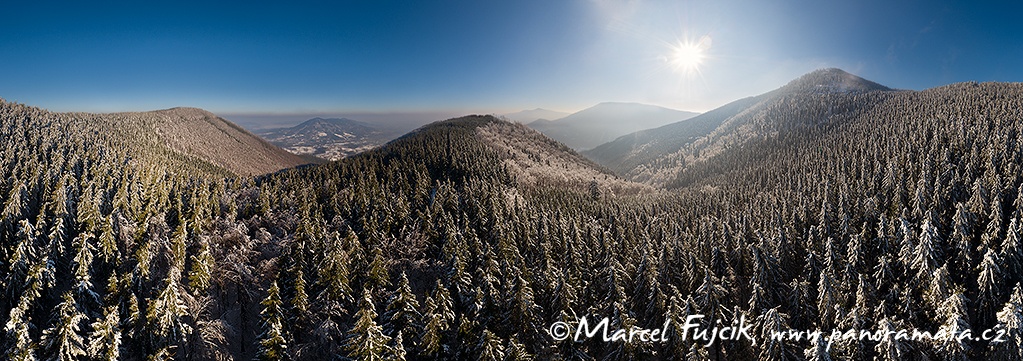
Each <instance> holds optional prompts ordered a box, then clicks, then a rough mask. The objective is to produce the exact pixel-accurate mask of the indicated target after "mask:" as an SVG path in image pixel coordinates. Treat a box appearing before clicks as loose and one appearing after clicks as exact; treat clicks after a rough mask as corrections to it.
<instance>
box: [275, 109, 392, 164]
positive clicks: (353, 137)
mask: <svg viewBox="0 0 1023 361" xmlns="http://www.w3.org/2000/svg"><path fill="white" fill-rule="evenodd" d="M259 135H260V136H262V137H263V138H265V139H267V140H269V141H270V142H272V143H274V144H276V145H278V146H280V147H282V148H284V149H286V150H288V151H289V152H292V153H294V154H300V155H312V156H316V157H319V158H322V159H327V160H338V159H341V158H344V157H347V156H350V155H353V154H356V153H359V152H363V151H366V150H369V149H372V148H374V147H377V146H380V145H381V144H384V143H386V142H387V141H388V140H390V139H392V138H393V137H394V136H395V134H392V133H391V132H386V131H382V130H379V129H377V128H375V127H374V126H372V125H370V124H366V123H363V122H360V121H357V120H352V119H347V118H327V119H324V118H312V119H309V120H307V121H305V122H302V123H301V124H299V125H296V126H294V127H289V128H277V129H268V130H264V131H261V132H259Z"/></svg>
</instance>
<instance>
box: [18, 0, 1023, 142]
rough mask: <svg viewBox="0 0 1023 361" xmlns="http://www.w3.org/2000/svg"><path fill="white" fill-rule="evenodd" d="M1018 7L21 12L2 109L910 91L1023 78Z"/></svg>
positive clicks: (603, 0)
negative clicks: (806, 83) (834, 77)
mask: <svg viewBox="0 0 1023 361" xmlns="http://www.w3.org/2000/svg"><path fill="white" fill-rule="evenodd" d="M1015 6H1017V5H1012V4H1008V5H1006V4H998V5H983V6H977V5H974V4H967V3H960V2H955V1H942V2H940V3H933V2H923V1H913V2H901V3H897V4H892V3H889V2H882V1H868V2H856V3H841V4H839V3H803V2H796V1H781V2H774V3H771V4H766V3H760V2H755V3H748V2H742V1H717V2H701V1H683V2H666V1H629V2H620V1H611V0H572V1H564V2H544V1H526V2H515V3H490V2H463V1H454V2H443V3H412V4H405V3H397V2H389V1H382V2H371V3H359V4H353V3H349V2H342V3H340V4H329V5H323V4H317V5H316V6H311V5H301V4H300V5H295V4H287V5H285V4H275V5H269V6H266V5H264V6H254V5H248V4H247V5H246V6H236V5H233V4H227V5H225V4H200V3H174V4H168V5H153V4H148V3H123V4H85V3H82V4H74V3H72V4H62V5H61V6H59V7H54V6H50V5H48V4H41V3H36V2H28V3H13V4H8V8H9V13H11V14H18V16H16V17H11V18H10V19H8V21H5V22H3V23H2V24H0V31H2V32H3V33H4V34H7V36H5V37H3V38H2V39H0V58H3V59H4V65H5V68H6V69H7V70H8V74H7V76H6V77H5V81H4V82H2V83H0V97H2V98H4V99H7V100H10V101H16V102H20V103H25V104H28V105H32V106H38V107H43V108H47V109H50V110H55V111H86V112H119V111H144V110H154V109H164V108H171V107H178V106H188V107H199V108H203V109H206V110H209V111H212V112H214V113H216V114H220V115H224V116H225V117H227V118H229V119H230V118H231V117H232V116H235V118H237V119H240V120H239V121H240V122H243V123H244V122H247V121H255V120H258V119H268V120H273V119H276V120H280V119H283V118H281V115H282V114H283V115H299V114H301V115H302V116H296V117H293V118H295V119H292V120H291V121H292V122H294V121H298V119H297V118H301V117H304V116H305V115H329V116H341V115H345V114H404V115H406V116H405V117H406V118H407V115H409V114H419V117H423V116H429V115H431V114H434V115H436V114H442V115H445V116H447V115H462V114H473V113H477V114H506V113H511V112H516V111H520V110H524V109H534V108H544V109H550V110H556V111H561V112H567V113H572V112H575V111H578V110H581V109H584V108H587V107H590V106H592V105H594V104H597V103H601V102H609V101H615V102H637V103H644V104H651V105H657V106H662V107H666V108H671V109H678V110H685V111H695V112H704V111H707V110H711V109H714V108H716V107H718V106H721V105H724V104H726V103H728V102H731V101H733V100H736V99H739V98H743V97H746V96H752V95H756V94H760V93H764V92H766V91H769V90H772V89H775V88H778V87H780V86H782V85H784V84H785V83H786V82H788V81H790V80H791V79H793V78H796V77H798V76H799V75H802V74H805V73H808V72H810V71H812V70H814V69H818V68H824V67H837V68H842V69H844V70H846V71H849V72H851V73H854V74H856V75H859V76H862V77H864V78H866V79H870V80H874V81H877V82H879V83H882V84H884V85H886V86H890V87H893V88H899V89H916V90H919V89H924V88H930V87H934V86H940V85H944V84H948V83H954V82H961V81H1021V80H1023V69H1021V68H1019V67H1018V66H1017V63H1018V59H1020V58H1021V57H1023V46H1020V45H1014V44H1018V43H1019V42H1018V40H1015V39H1019V38H1020V36H1021V35H1023V25H1020V24H1019V23H1018V22H1016V21H1015V20H1014V19H1013V14H1018V13H1019V11H1018V10H1019V9H1016V8H1015ZM1006 44H1009V45H1008V46H1007V45H1006ZM399 118H400V117H399ZM356 119H357V118H356ZM276 120H275V121H276ZM358 120H363V119H358ZM435 120H436V119H435ZM254 124H255V123H254ZM256 125H260V126H265V125H266V124H256Z"/></svg>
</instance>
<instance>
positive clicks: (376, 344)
mask: <svg viewBox="0 0 1023 361" xmlns="http://www.w3.org/2000/svg"><path fill="white" fill-rule="evenodd" d="M375 308H376V307H375V306H374V305H373V298H372V295H371V294H370V291H369V289H368V288H367V289H364V290H363V291H362V298H361V299H360V300H359V312H357V313H356V314H355V324H354V325H353V326H352V329H350V330H348V333H347V335H348V337H347V339H346V340H345V344H344V350H345V357H347V358H348V359H351V360H359V361H372V360H385V359H387V356H388V354H389V353H390V352H391V349H390V347H389V346H388V345H387V343H388V342H389V341H390V340H391V338H390V337H387V336H386V335H384V332H383V328H382V327H380V326H378V325H377V322H376V318H377V313H376V309H375Z"/></svg>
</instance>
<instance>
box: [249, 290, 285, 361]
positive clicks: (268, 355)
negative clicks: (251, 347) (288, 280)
mask: <svg viewBox="0 0 1023 361" xmlns="http://www.w3.org/2000/svg"><path fill="white" fill-rule="evenodd" d="M260 305H262V306H263V311H262V312H260V313H259V315H260V319H261V327H262V330H263V332H262V334H260V335H259V350H258V351H257V353H256V358H258V359H259V360H262V361H278V360H286V359H288V353H287V352H288V341H287V338H286V335H285V331H284V322H285V317H284V308H283V306H284V304H283V302H282V301H281V294H280V290H279V289H278V288H277V281H274V282H273V283H272V284H270V289H268V290H267V295H266V298H265V299H263V302H260Z"/></svg>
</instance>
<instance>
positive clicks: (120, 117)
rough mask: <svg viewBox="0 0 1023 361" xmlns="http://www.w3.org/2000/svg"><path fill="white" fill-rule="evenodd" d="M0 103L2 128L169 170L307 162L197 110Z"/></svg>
mask: <svg viewBox="0 0 1023 361" xmlns="http://www.w3.org/2000/svg"><path fill="white" fill-rule="evenodd" d="M0 105H2V106H3V109H4V114H3V115H2V118H3V119H0V121H2V122H3V124H4V126H5V127H13V128H17V127H19V126H20V127H23V128H28V129H40V127H53V128H56V129H61V130H60V131H61V132H64V133H66V134H68V135H71V136H77V137H80V142H82V143H83V146H87V147H90V148H99V149H105V150H104V151H103V152H106V153H107V154H109V153H110V152H117V153H118V154H120V155H122V156H124V157H126V158H128V159H130V160H131V162H132V163H136V164H143V163H144V165H147V166H155V167H158V168H161V169H164V170H166V171H170V172H180V173H184V174H193V175H195V174H200V173H202V174H215V175H218V176H252V175H258V174H264V173H271V172H275V171H278V170H281V169H285V168H291V167H295V166H298V165H302V164H307V163H309V162H308V161H306V160H304V159H302V158H300V157H298V156H295V155H293V154H290V153H288V152H285V151H284V150H282V149H280V148H277V147H276V146H274V145H272V144H270V143H267V142H266V141H264V140H262V139H260V138H259V137H257V136H255V135H253V134H252V133H249V132H248V131H246V130H244V129H242V128H241V127H238V126H237V125H234V124H233V123H231V122H229V121H227V120H224V119H223V118H220V117H218V116H216V115H214V114H213V113H210V112H207V111H205V110H201V109H195V108H173V109H166V110H158V111H150V112H126V113H110V114H91V113H55V112H50V111H46V110H43V109H39V108H34V107H29V106H25V105H21V104H14V103H6V102H3V101H0ZM14 124H20V125H14ZM85 144H88V145H85ZM108 156H112V155H108Z"/></svg>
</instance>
